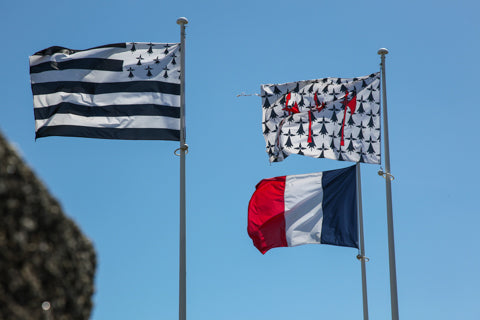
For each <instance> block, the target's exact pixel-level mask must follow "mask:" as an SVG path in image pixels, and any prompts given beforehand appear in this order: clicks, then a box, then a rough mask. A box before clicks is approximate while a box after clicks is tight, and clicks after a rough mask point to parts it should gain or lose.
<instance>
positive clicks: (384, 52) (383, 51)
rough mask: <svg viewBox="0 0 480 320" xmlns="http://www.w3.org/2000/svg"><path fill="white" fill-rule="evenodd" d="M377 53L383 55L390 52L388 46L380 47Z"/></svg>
mask: <svg viewBox="0 0 480 320" xmlns="http://www.w3.org/2000/svg"><path fill="white" fill-rule="evenodd" d="M377 53H378V54H381V55H384V54H388V50H387V49H386V48H380V49H378V51H377Z"/></svg>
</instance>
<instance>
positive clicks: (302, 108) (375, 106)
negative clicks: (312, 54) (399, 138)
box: [261, 73, 381, 164]
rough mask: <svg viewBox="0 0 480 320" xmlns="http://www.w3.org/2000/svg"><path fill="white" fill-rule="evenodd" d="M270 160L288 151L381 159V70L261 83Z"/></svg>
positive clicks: (368, 160)
mask: <svg viewBox="0 0 480 320" xmlns="http://www.w3.org/2000/svg"><path fill="white" fill-rule="evenodd" d="M261 96H262V106H263V122H262V123H263V134H264V136H265V141H266V144H267V153H268V155H269V157H270V162H279V161H282V160H283V159H285V158H286V157H288V156H289V155H290V154H299V155H305V156H309V157H315V158H327V159H333V160H341V161H352V162H364V163H374V164H379V163H380V160H381V158H380V154H381V153H380V73H373V74H371V75H369V76H364V77H359V78H348V79H347V78H324V79H317V80H306V81H299V82H290V83H284V84H265V85H262V86H261Z"/></svg>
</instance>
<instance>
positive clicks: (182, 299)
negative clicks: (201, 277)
mask: <svg viewBox="0 0 480 320" xmlns="http://www.w3.org/2000/svg"><path fill="white" fill-rule="evenodd" d="M187 23H188V20H187V18H184V17H181V18H178V19H177V24H179V25H180V29H181V32H180V38H181V42H180V50H181V57H180V61H181V62H180V63H181V69H180V264H179V265H180V266H179V286H178V287H179V290H178V291H179V293H178V297H179V299H178V318H179V320H186V319H187V280H186V278H187V271H186V231H185V229H186V228H185V225H186V224H185V220H186V219H185V216H186V214H185V211H186V210H185V154H186V151H187V150H188V145H187V144H186V143H185V25H186V24H187Z"/></svg>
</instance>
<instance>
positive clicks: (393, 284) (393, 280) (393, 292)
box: [377, 48, 399, 320]
mask: <svg viewBox="0 0 480 320" xmlns="http://www.w3.org/2000/svg"><path fill="white" fill-rule="evenodd" d="M377 53H378V54H379V55H380V56H381V64H380V65H381V70H382V104H383V109H382V112H383V141H384V148H385V151H384V154H385V170H386V172H379V173H381V174H382V175H383V176H384V177H385V185H386V192H387V227H388V254H389V266H390V299H391V305H392V320H398V319H399V317H398V295H397V270H396V266H395V241H394V234H393V212H392V211H393V210H392V179H393V176H392V175H391V173H390V146H389V140H388V116H387V87H386V79H385V55H386V54H388V50H387V49H385V48H381V49H379V50H378V52H377Z"/></svg>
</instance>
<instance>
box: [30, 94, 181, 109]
mask: <svg viewBox="0 0 480 320" xmlns="http://www.w3.org/2000/svg"><path fill="white" fill-rule="evenodd" d="M61 102H70V103H75V104H77V105H81V106H89V107H95V106H96V107H102V106H108V105H129V104H159V105H164V106H172V107H180V96H178V95H173V94H165V93H159V92H117V93H104V94H95V95H94V94H85V93H65V92H56V93H51V94H39V95H35V96H33V106H34V107H35V108H42V107H45V106H54V105H57V104H59V103H61Z"/></svg>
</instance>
